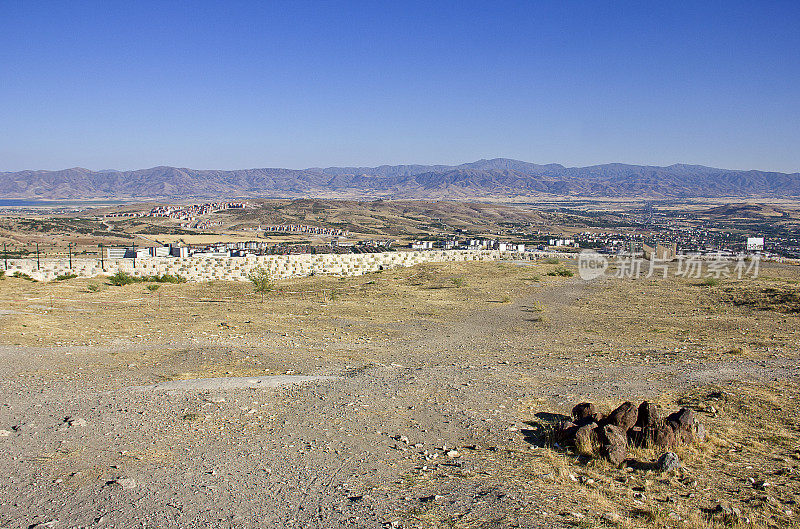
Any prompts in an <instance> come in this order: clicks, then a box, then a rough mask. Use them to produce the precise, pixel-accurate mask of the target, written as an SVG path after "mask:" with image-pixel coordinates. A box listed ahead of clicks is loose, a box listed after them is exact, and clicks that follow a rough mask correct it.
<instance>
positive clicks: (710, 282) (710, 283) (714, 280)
mask: <svg viewBox="0 0 800 529" xmlns="http://www.w3.org/2000/svg"><path fill="white" fill-rule="evenodd" d="M720 283H721V281H720V279H719V278H718V277H706V278H705V279H703V280H702V281H700V283H699V285H700V286H701V287H715V286H717V285H719V284H720Z"/></svg>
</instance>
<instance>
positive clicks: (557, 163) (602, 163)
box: [0, 156, 800, 174]
mask: <svg viewBox="0 0 800 529" xmlns="http://www.w3.org/2000/svg"><path fill="white" fill-rule="evenodd" d="M495 159H507V160H513V161H517V162H524V163H533V164H537V165H561V166H563V167H566V168H568V169H570V168H583V167H594V166H603V165H614V164H619V165H630V166H643V167H665V168H666V167H670V166H673V165H687V166H698V167H710V168H714V169H722V170H725V171H761V172H777V173H784V174H800V169H798V170H794V171H773V170H770V169H762V168H759V167H716V166H709V165H705V164H699V163H687V162H673V163H669V164H664V165H658V164H653V163H631V162H621V161H611V162H601V163H592V164H587V165H571V164H565V163H560V162H536V161H530V160H520V159H516V158H505V157H500V156H493V157H484V158H476V159H474V160H470V161H465V162H456V163H440V162H402V163H377V164H343V165H314V166H311V165H309V166H306V167H280V166H274V165H273V166H263V167H190V166H186V165H170V164H163V163H162V164H156V165H150V166H146V167H145V166H141V167H132V168H125V169H119V168H112V167H103V168H100V169H95V168H91V167H86V166H81V165H75V166H72V167H60V168H58V169H46V168H31V167H28V168H25V169H16V170H6V169H2V168H0V173H16V172H22V171H66V170H71V169H86V170H88V171H92V172H95V173H102V172H120V173H124V172H132V171H141V170H148V169H154V168H156V167H172V168H176V169H190V170H193V171H247V170H258V169H287V170H290V171H305V170H313V169H329V168H349V167H353V168H357V167H363V168H367V167H372V168H374V167H381V166H389V167H392V166H403V165H407V166H411V165H422V166H435V165H444V166H453V167H457V166H461V165H468V164H471V163H475V162H479V161H481V160H495Z"/></svg>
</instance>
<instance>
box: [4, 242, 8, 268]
mask: <svg viewBox="0 0 800 529" xmlns="http://www.w3.org/2000/svg"><path fill="white" fill-rule="evenodd" d="M3 261H4V262H5V265H6V268H5V269H6V270H8V251H7V250H6V243H3Z"/></svg>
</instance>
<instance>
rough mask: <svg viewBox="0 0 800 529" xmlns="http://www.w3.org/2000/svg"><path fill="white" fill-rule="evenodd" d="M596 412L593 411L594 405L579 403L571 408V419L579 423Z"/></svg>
mask: <svg viewBox="0 0 800 529" xmlns="http://www.w3.org/2000/svg"><path fill="white" fill-rule="evenodd" d="M596 412H597V410H595V409H594V404H592V403H591V402H581V403H580V404H576V405H575V407H574V408H572V418H573V419H574V420H575V422H580V421H583V420H586V419H588V418H590V417H591V416H592V415H594V414H595V413H596Z"/></svg>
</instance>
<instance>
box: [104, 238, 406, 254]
mask: <svg viewBox="0 0 800 529" xmlns="http://www.w3.org/2000/svg"><path fill="white" fill-rule="evenodd" d="M394 242H395V241H393V240H369V241H342V240H338V239H333V241H331V243H330V244H322V245H309V244H304V245H298V244H288V243H281V244H270V243H268V242H266V241H246V242H229V243H215V244H208V245H205V246H178V245H171V246H150V247H139V248H137V247H135V246H130V247H106V248H105V257H106V258H107V259H143V258H148V257H244V256H247V255H290V254H303V253H308V254H326V253H331V254H347V253H377V252H385V251H388V250H391V249H392V245H393V244H394Z"/></svg>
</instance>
